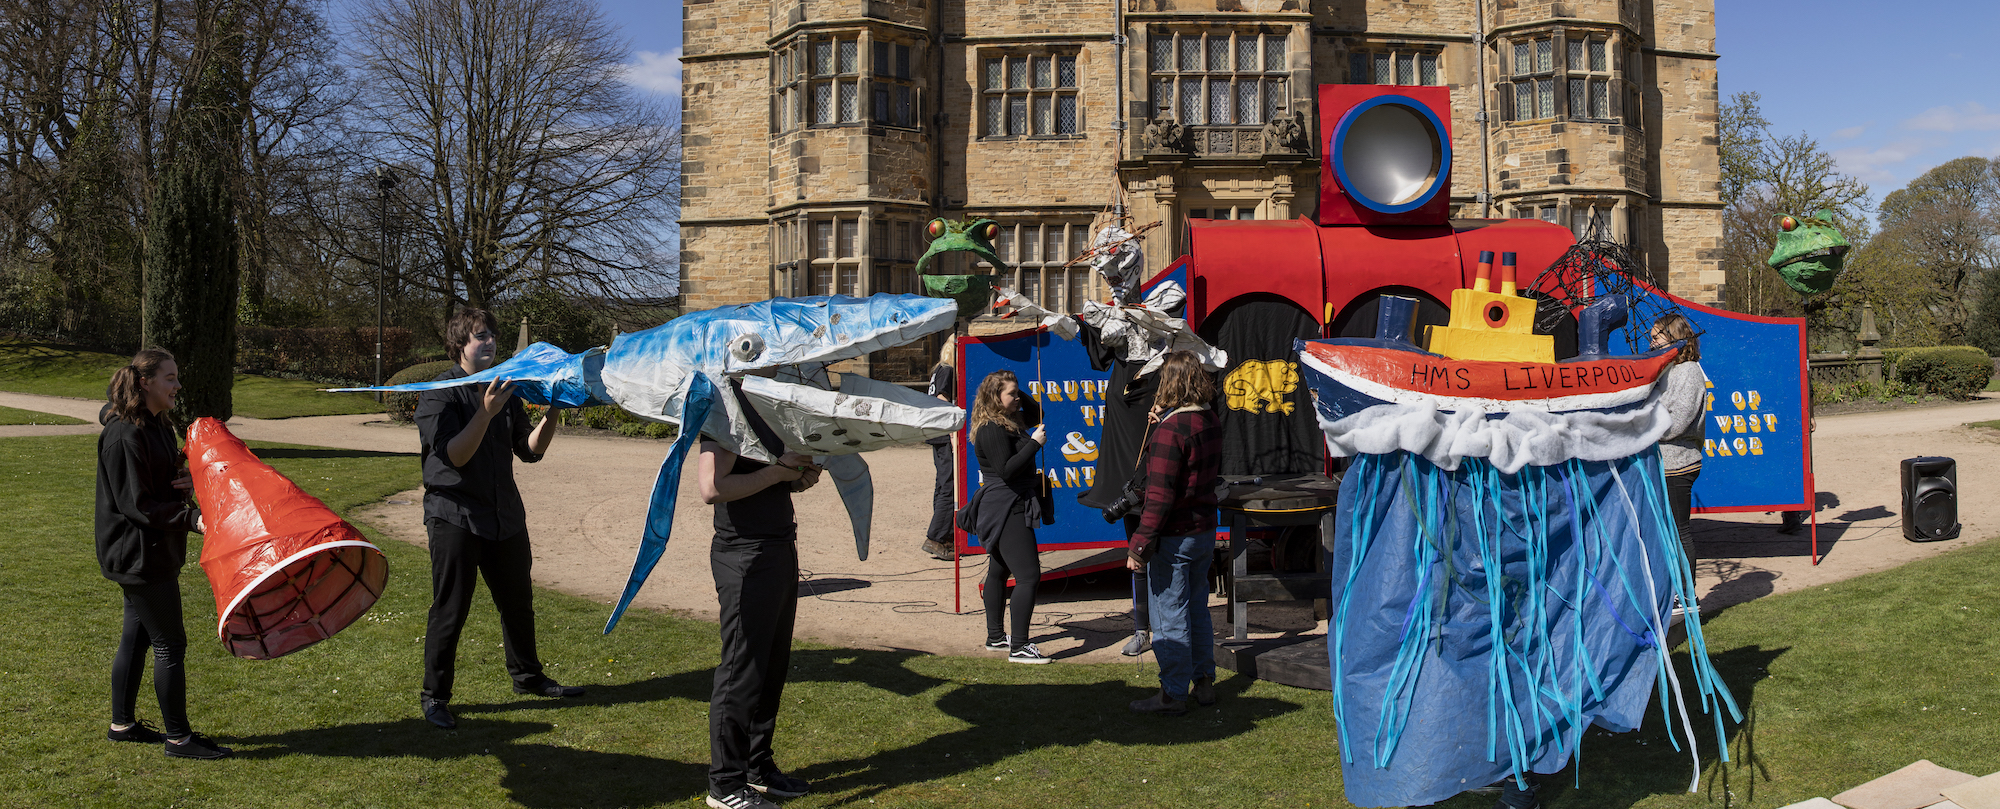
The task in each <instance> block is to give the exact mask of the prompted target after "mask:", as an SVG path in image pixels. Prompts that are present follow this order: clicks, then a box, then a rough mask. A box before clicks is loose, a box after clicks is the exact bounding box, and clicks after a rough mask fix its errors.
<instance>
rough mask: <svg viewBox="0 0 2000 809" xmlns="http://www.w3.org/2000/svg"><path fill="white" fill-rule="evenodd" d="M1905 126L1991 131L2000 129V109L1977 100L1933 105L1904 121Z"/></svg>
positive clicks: (1963, 130) (1935, 129)
mask: <svg viewBox="0 0 2000 809" xmlns="http://www.w3.org/2000/svg"><path fill="white" fill-rule="evenodd" d="M1903 128H1904V129H1915V130H1918V131H1923V132H1990V131H1993V130H2000V111H1994V110H1989V109H1987V108H1986V106H1985V105H1983V104H1980V103H1979V102H1977V101H1967V102H1965V103H1963V104H1960V105H1958V106H1955V107H1954V106H1943V107H1932V108H1930V109H1927V110H1924V111H1923V112H1920V113H1917V115H1916V117H1913V118H1911V119H1909V120H1907V121H1904V122H1903Z"/></svg>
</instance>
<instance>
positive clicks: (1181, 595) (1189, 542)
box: [1146, 533, 1215, 700]
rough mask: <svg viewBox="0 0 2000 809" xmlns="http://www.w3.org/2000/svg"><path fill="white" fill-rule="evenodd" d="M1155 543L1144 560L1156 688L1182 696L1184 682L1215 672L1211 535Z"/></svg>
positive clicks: (1185, 690)
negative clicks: (1156, 667) (1156, 669)
mask: <svg viewBox="0 0 2000 809" xmlns="http://www.w3.org/2000/svg"><path fill="white" fill-rule="evenodd" d="M1157 545H1158V548H1157V550H1156V551H1155V552H1154V553H1153V558H1152V559H1150V560H1148V561H1147V562H1146V590H1147V595H1148V596H1149V600H1150V601H1151V605H1150V606H1151V607H1152V616H1151V617H1152V620H1153V659H1154V660H1156V661H1158V662H1159V664H1160V690H1162V691H1165V692H1166V694H1167V696H1169V697H1172V698H1174V699H1176V700H1185V699H1187V698H1188V686H1189V684H1191V683H1193V682H1194V681H1195V680H1197V679H1200V678H1202V677H1208V678H1211V679H1212V678H1214V677H1215V624H1214V622H1213V621H1211V620H1210V619H1209V615H1208V566H1209V564H1210V563H1212V562H1213V561H1214V560H1215V535H1214V534H1212V533H1211V534H1203V535H1200V536H1178V537H1160V538H1159V540H1158V541H1157Z"/></svg>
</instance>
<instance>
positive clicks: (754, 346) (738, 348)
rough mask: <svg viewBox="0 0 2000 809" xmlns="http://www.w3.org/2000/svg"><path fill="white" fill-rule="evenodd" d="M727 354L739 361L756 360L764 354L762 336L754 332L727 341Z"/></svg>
mask: <svg viewBox="0 0 2000 809" xmlns="http://www.w3.org/2000/svg"><path fill="white" fill-rule="evenodd" d="M729 356H732V357H735V358H736V359H737V361H739V362H756V361H757V358H758V357H761V356H764V338H763V337H760V336H758V335H755V334H745V335H741V336H738V337H737V338H736V339H734V340H731V341H729Z"/></svg>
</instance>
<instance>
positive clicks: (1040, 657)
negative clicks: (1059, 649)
mask: <svg viewBox="0 0 2000 809" xmlns="http://www.w3.org/2000/svg"><path fill="white" fill-rule="evenodd" d="M1049 659H1050V658H1049V656H1048V655H1045V654H1042V650H1040V649H1037V648H1035V645H1034V644H1032V643H1023V644H1021V645H1019V646H1016V647H1014V651H1011V652H1008V653H1007V662H1009V663H1027V664H1029V665H1037V666H1038V665H1041V664H1043V663H1047V662H1049Z"/></svg>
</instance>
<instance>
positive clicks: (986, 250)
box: [917, 219, 1008, 317]
mask: <svg viewBox="0 0 2000 809" xmlns="http://www.w3.org/2000/svg"><path fill="white" fill-rule="evenodd" d="M924 233H925V235H928V236H930V237H931V244H930V247H929V248H927V249H925V250H924V255H923V257H922V258H919V259H917V277H918V278H920V279H922V280H923V284H924V294H925V295H929V296H931V297H933V298H950V299H952V300H953V301H956V302H957V303H958V316H959V317H973V316H975V315H978V314H979V313H980V312H982V311H985V309H986V306H987V304H988V303H989V302H991V301H992V299H993V281H994V280H995V279H997V278H999V277H1000V276H999V275H928V274H925V273H924V268H925V267H927V266H929V265H930V263H931V259H932V258H934V257H936V256H939V255H943V254H945V253H952V252H964V253H971V254H972V255H973V256H975V257H976V258H975V260H979V261H985V262H986V263H988V264H991V265H993V269H994V271H995V272H996V273H1002V274H1004V273H1006V272H1007V269H1008V268H1007V263H1006V262H1004V261H1001V260H1000V254H999V253H998V252H995V251H994V249H993V239H994V238H996V237H998V236H999V235H1000V225H999V223H997V222H994V221H993V220H991V219H962V220H958V221H952V220H949V219H933V220H931V223H930V224H929V225H927V226H925V228H924Z"/></svg>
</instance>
